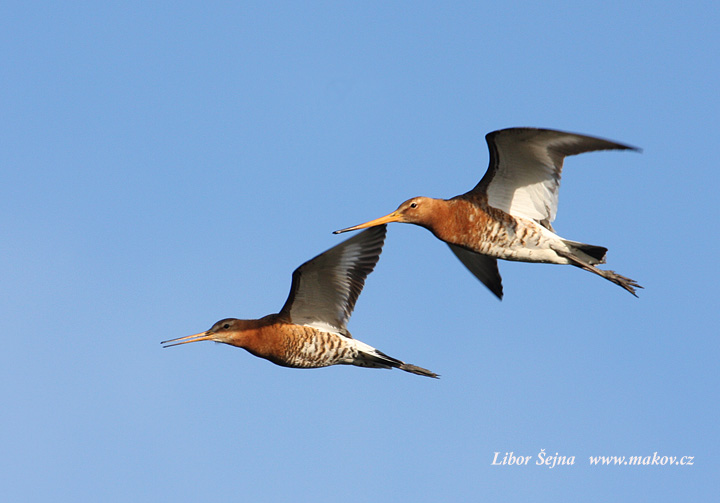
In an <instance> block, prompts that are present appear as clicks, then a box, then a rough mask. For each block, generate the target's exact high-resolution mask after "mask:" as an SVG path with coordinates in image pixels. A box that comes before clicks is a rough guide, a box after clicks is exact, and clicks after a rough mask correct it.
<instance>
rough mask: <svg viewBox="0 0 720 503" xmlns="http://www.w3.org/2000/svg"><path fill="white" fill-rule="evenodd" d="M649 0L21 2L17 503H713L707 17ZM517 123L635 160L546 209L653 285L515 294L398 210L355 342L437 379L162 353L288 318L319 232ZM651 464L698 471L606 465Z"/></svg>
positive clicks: (11, 374) (214, 352)
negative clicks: (499, 288) (614, 145)
mask: <svg viewBox="0 0 720 503" xmlns="http://www.w3.org/2000/svg"><path fill="white" fill-rule="evenodd" d="M636 3H637V5H632V4H633V2H630V3H628V2H625V1H622V2H620V1H610V2H555V3H552V4H548V3H547V2H519V3H518V2H445V3H441V2H353V3H346V2H218V3H213V4H211V5H208V4H207V3H205V2H197V3H195V2H73V3H41V2H28V1H25V2H15V1H8V2H3V4H2V6H1V7H0V258H1V260H0V267H1V270H0V278H1V280H0V296H1V297H0V302H1V303H0V311H1V314H2V316H0V328H1V329H2V340H3V344H2V350H1V352H0V355H1V356H0V358H1V359H2V364H1V365H0V399H1V400H2V404H3V411H2V412H1V413H0V461H1V463H2V466H3V469H2V472H3V473H2V476H1V477H0V493H2V494H3V499H6V500H7V501H175V502H185V501H260V500H262V501H272V502H275V501H278V502H279V501H289V500H296V501H303V500H305V501H318V502H330V501H347V502H362V501H374V500H395V501H397V500H407V501H418V502H424V501H473V500H478V501H479V500H488V501H500V500H502V501H527V500H529V499H532V500H533V501H553V502H557V501H567V500H573V501H610V500H613V499H615V500H617V498H620V500H625V501H629V500H631V499H638V500H645V501H650V500H652V501H679V500H684V501H701V500H706V501H707V500H708V499H710V497H711V495H714V496H717V494H718V491H719V489H720V488H719V484H718V478H717V475H718V473H719V470H718V469H719V467H720V442H718V424H719V421H720V417H718V416H719V414H718V412H719V410H718V395H717V393H718V392H717V389H718V382H719V379H718V378H719V377H720V376H719V375H718V374H719V372H718V357H719V356H720V355H719V354H718V353H719V351H718V349H719V347H718V338H717V331H718V322H719V321H720V320H719V317H720V316H719V314H718V313H719V311H720V309H719V307H720V305H719V304H720V303H719V302H718V296H717V290H718V288H717V281H718V276H719V275H718V262H717V250H718V237H717V232H718V230H719V228H718V217H719V215H718V211H717V209H716V208H717V195H716V190H717V186H718V182H719V181H720V179H719V177H718V157H717V147H718V118H719V117H720V106H719V105H720V98H719V97H718V96H719V94H718V89H719V88H720V63H718V62H719V61H720V53H719V49H718V48H719V47H720V31H719V30H718V26H720V15H719V14H718V12H719V11H718V7H717V3H716V2H710V1H706V2H690V3H688V2H679V1H678V2H636ZM511 126H535V127H549V128H556V129H563V130H567V131H573V132H579V133H585V134H591V135H596V136H601V137H606V138H609V139H612V140H616V141H620V142H624V143H629V144H631V145H636V146H638V147H641V148H642V149H643V153H641V154H638V153H634V152H601V153H593V154H585V155H582V156H577V157H572V158H568V159H567V161H566V163H565V171H564V173H563V185H562V190H561V193H560V208H559V212H558V218H557V220H556V221H555V228H556V230H557V231H558V232H559V234H561V235H562V236H564V237H566V238H569V239H573V240H578V241H583V242H587V243H592V244H597V245H603V246H606V247H608V248H609V250H610V251H609V253H608V264H607V268H610V269H613V270H616V271H618V272H619V273H621V274H624V275H626V276H629V277H631V278H633V279H636V280H637V281H638V282H639V283H640V284H641V285H643V286H644V287H645V290H642V291H641V292H640V298H639V299H636V298H634V297H632V296H631V295H630V294H628V293H627V292H625V291H624V290H622V289H621V288H619V287H618V286H616V285H613V284H612V283H609V282H607V281H605V280H603V279H601V278H599V277H597V276H594V275H592V274H589V273H586V272H584V271H581V270H579V269H576V268H573V267H566V266H551V265H538V264H523V263H511V262H501V263H500V270H501V273H502V275H503V278H504V285H505V300H504V301H502V302H498V301H497V299H495V298H494V296H493V295H491V294H490V293H489V291H488V290H487V289H486V288H485V287H484V286H482V285H481V284H480V283H479V282H478V281H477V280H476V279H475V278H474V277H473V276H471V275H470V273H468V272H467V271H466V270H465V268H464V267H463V266H462V264H460V262H459V261H458V260H457V259H456V258H455V257H454V256H453V255H452V253H451V252H450V251H449V249H448V248H447V246H446V245H445V244H443V243H442V242H440V241H438V240H437V239H435V238H434V237H433V236H432V235H431V234H430V233H429V232H427V231H426V230H424V229H422V228H419V227H415V226H410V225H401V224H394V225H391V226H390V227H389V232H388V237H387V240H386V245H385V250H384V252H383V255H382V256H381V259H380V262H379V264H378V266H377V268H376V269H375V272H374V273H373V274H372V275H370V277H369V278H368V281H367V283H366V287H365V290H364V292H363V294H362V295H361V297H360V299H359V302H358V304H357V306H356V310H355V313H354V315H353V318H352V319H351V320H350V323H349V329H350V331H351V332H352V333H353V335H354V336H355V337H356V338H358V339H360V340H362V341H364V342H367V343H368V344H371V345H373V346H375V347H377V348H379V349H380V350H382V351H384V352H386V353H388V354H390V355H392V356H395V357H397V358H400V359H402V360H404V361H407V362H411V363H415V364H417V365H421V366H423V367H426V368H429V369H431V370H433V371H436V372H438V373H440V374H441V375H442V378H441V379H440V380H431V379H426V378H422V377H418V376H415V375H411V374H407V373H404V372H400V371H397V370H394V371H381V370H368V369H360V368H355V367H332V368H327V369H319V370H296V369H286V368H281V367H277V366H275V365H272V364H271V363H269V362H267V361H265V360H261V359H258V358H255V357H253V356H251V355H250V354H248V353H246V352H245V351H243V350H239V349H236V348H232V347H230V346H225V345H221V344H210V343H203V344H195V345H188V346H183V347H177V348H172V349H162V348H161V346H160V344H159V342H160V341H161V340H165V339H170V338H175V337H181V336H185V335H189V334H192V333H196V332H200V331H203V330H206V329H207V328H209V327H210V326H211V325H212V324H213V323H214V322H215V321H217V320H219V319H221V318H224V317H238V318H256V317H260V316H263V315H265V314H268V313H272V312H277V310H279V309H280V307H281V306H282V305H283V303H284V302H285V299H286V296H287V293H288V290H289V287H290V276H291V273H292V271H293V270H294V269H295V268H296V267H297V266H299V265H300V264H301V263H302V262H304V261H305V260H308V259H310V258H311V257H313V256H315V255H317V254H318V253H320V252H322V251H324V250H326V249H328V248H330V247H331V246H333V245H335V244H337V243H339V242H340V241H342V240H343V239H345V238H346V237H347V235H344V236H334V235H333V234H332V231H333V230H336V229H339V228H342V227H346V226H349V225H353V224H357V223H360V222H363V221H365V220H369V219H371V218H375V217H378V216H381V215H384V214H386V213H388V212H390V211H391V210H393V209H395V208H396V207H397V205H398V204H399V203H400V202H402V201H404V200H405V199H407V198H409V197H412V196H416V195H426V196H434V197H452V196H454V195H456V194H460V193H462V192H465V191H466V190H468V189H470V188H471V187H473V186H474V185H475V183H476V182H477V181H478V180H479V179H480V177H481V176H482V174H483V173H484V172H485V169H486V167H487V162H488V154H487V148H486V145H485V140H484V135H485V134H486V133H487V132H489V131H492V130H496V129H500V128H505V127H511ZM541 449H545V452H547V453H550V454H555V453H556V452H557V453H559V454H560V455H565V456H575V465H573V466H558V467H555V468H552V469H550V468H548V467H544V466H536V465H535V462H536V460H537V454H538V453H539V452H540V450H541ZM511 451H512V452H513V453H514V455H516V456H517V455H524V456H532V460H531V462H530V464H529V465H528V466H522V467H518V466H512V467H509V466H492V465H491V463H492V460H493V456H494V453H495V452H500V453H501V456H502V455H504V454H505V453H506V452H511ZM655 452H657V453H658V455H659V456H663V455H666V456H677V457H678V459H679V458H681V457H682V456H694V465H693V466H639V467H638V466H604V467H599V466H590V463H589V459H588V458H589V456H596V455H608V456H613V455H615V456H633V455H635V456H648V455H650V456H652V455H653V454H654V453H655Z"/></svg>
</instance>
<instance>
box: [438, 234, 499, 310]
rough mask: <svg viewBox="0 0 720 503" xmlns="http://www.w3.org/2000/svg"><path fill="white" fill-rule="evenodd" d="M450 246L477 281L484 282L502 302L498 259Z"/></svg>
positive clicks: (449, 244) (460, 247)
mask: <svg viewBox="0 0 720 503" xmlns="http://www.w3.org/2000/svg"><path fill="white" fill-rule="evenodd" d="M448 246H449V247H450V249H451V250H452V252H453V253H454V254H455V256H456V257H457V258H459V259H460V262H462V263H463V264H464V265H465V267H467V268H468V270H469V271H470V272H471V273H473V275H475V277H476V278H477V279H479V280H480V281H482V282H483V284H484V285H485V286H486V287H488V288H489V289H490V291H491V292H492V293H494V294H495V295H496V296H497V298H498V299H500V300H502V298H503V287H502V278H501V277H500V271H498V265H497V259H496V258H495V257H489V256H488V255H483V254H481V253H475V252H474V251H472V250H468V249H467V248H463V247H462V246H458V245H454V244H451V243H448Z"/></svg>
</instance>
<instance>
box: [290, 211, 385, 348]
mask: <svg viewBox="0 0 720 503" xmlns="http://www.w3.org/2000/svg"><path fill="white" fill-rule="evenodd" d="M386 230H387V226H386V225H379V226H377V227H373V228H371V229H368V230H366V231H363V232H361V233H359V234H357V235H355V236H353V237H352V238H350V239H347V240H345V241H343V242H342V243H340V244H339V245H337V246H334V247H333V248H330V249H329V250H328V251H326V252H325V253H322V254H320V255H318V256H317V257H315V258H314V259H312V260H308V261H307V262H305V263H304V264H303V265H301V266H300V267H298V268H297V269H295V272H293V276H292V286H291V287H290V295H289V296H288V299H287V301H285V305H284V306H283V308H282V310H281V311H280V315H281V316H286V317H289V318H290V320H291V321H292V323H296V324H298V325H309V326H314V327H316V328H321V329H323V330H328V331H332V332H339V333H343V334H344V335H349V334H348V333H347V331H346V330H345V325H346V323H347V321H348V320H349V319H350V315H351V314H352V312H353V309H354V308H355V302H357V299H358V296H359V295H360V292H361V291H362V289H363V286H364V285H365V278H366V277H367V275H368V274H370V273H371V272H372V270H373V269H374V268H375V264H377V262H378V260H379V258H380V253H381V252H382V247H383V243H384V241H385V233H386Z"/></svg>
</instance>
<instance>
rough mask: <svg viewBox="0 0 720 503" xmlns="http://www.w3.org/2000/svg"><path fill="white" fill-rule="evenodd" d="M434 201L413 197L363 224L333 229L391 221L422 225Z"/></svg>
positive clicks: (359, 227)
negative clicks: (386, 213) (388, 212)
mask: <svg viewBox="0 0 720 503" xmlns="http://www.w3.org/2000/svg"><path fill="white" fill-rule="evenodd" d="M435 201H436V200H435V199H432V198H429V197H413V198H412V199H408V200H407V201H405V202H404V203H402V204H401V205H400V206H398V209H396V210H395V211H393V212H392V213H390V214H388V215H385V216H384V217H380V218H376V219H375V220H370V221H369V222H365V223H364V224H360V225H355V226H353V227H348V228H346V229H341V230H339V231H335V232H334V234H340V233H342V232H348V231H356V230H359V229H366V228H368V227H375V226H376V225H382V224H389V223H392V222H401V223H406V224H417V225H423V224H425V223H426V222H428V221H429V220H430V218H431V215H432V211H433V208H434V207H435V204H434V202H435Z"/></svg>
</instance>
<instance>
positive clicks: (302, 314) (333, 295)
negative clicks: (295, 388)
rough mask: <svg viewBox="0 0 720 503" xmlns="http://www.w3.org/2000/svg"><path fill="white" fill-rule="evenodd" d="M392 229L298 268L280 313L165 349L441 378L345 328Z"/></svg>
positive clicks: (220, 327)
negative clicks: (202, 347)
mask: <svg viewBox="0 0 720 503" xmlns="http://www.w3.org/2000/svg"><path fill="white" fill-rule="evenodd" d="M385 233H386V226H384V225H381V226H378V227H373V228H372V229H369V230H367V231H364V232H361V233H359V234H357V235H356V236H353V237H352V238H350V239H347V240H345V241H343V242H342V243H340V244H339V245H337V246H334V247H333V248H331V249H329V250H327V251H326V252H325V253H322V254H320V255H318V256H317V257H315V258H314V259H312V260H309V261H307V262H305V263H304V264H303V265H301V266H300V267H298V268H297V269H295V272H293V275H292V286H291V287H290V295H289V296H288V298H287V301H285V305H284V306H283V308H282V309H281V310H280V312H279V313H277V314H270V315H267V316H265V317H263V318H260V319H257V320H239V319H235V318H226V319H224V320H220V321H218V322H217V323H215V324H214V325H213V326H212V327H211V328H210V330H207V331H205V332H201V333H199V334H195V335H190V336H188V337H180V338H178V339H172V340H169V341H163V342H162V344H164V345H165V346H164V347H170V346H177V345H180V344H187V343H190V342H199V341H215V342H222V343H225V344H230V345H231V346H237V347H240V348H243V349H246V350H247V351H249V352H250V353H252V354H253V355H255V356H258V357H260V358H265V359H266V360H270V361H271V362H273V363H275V364H277V365H282V366H284V367H295V368H318V367H327V366H330V365H356V366H358V367H370V368H381V369H390V368H398V369H400V370H404V371H406V372H411V373H413V374H417V375H421V376H426V377H438V375H437V374H436V373H434V372H431V371H429V370H426V369H424V368H421V367H418V366H416V365H411V364H408V363H405V362H402V361H400V360H398V359H396V358H393V357H391V356H388V355H386V354H385V353H383V352H381V351H379V350H377V349H375V348H374V347H372V346H370V345H368V344H365V343H364V342H360V341H359V340H357V339H353V338H352V336H351V335H350V332H348V330H347V328H345V325H346V324H347V322H348V320H349V319H350V315H351V314H352V312H353V309H354V308H355V302H356V301H357V299H358V296H359V295H360V292H361V291H362V288H363V286H364V284H365V278H366V277H367V275H368V274H370V272H372V270H373V269H374V268H375V264H377V262H378V259H379V258H380V253H381V251H382V247H383V243H384V241H385Z"/></svg>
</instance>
